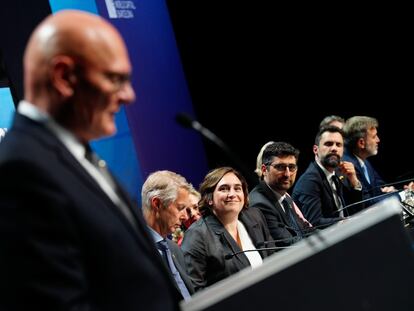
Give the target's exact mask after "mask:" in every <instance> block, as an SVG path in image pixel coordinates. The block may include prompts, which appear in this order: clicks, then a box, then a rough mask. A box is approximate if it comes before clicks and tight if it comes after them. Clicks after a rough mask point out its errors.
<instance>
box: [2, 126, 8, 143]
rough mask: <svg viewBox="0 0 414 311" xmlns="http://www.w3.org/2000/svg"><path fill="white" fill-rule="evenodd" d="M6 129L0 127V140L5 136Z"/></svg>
mask: <svg viewBox="0 0 414 311" xmlns="http://www.w3.org/2000/svg"><path fill="white" fill-rule="evenodd" d="M6 133H7V129H6V128H5V127H4V128H3V127H0V142H1V141H2V140H3V138H4V136H6Z"/></svg>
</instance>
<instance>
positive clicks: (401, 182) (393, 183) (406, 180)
mask: <svg viewBox="0 0 414 311" xmlns="http://www.w3.org/2000/svg"><path fill="white" fill-rule="evenodd" d="M413 180H414V179H413V178H409V179H404V180H399V181H394V182H390V183H387V184H383V185H378V186H374V187H370V188H368V189H366V190H367V191H370V190H373V189H377V188H382V187H389V186H394V185H398V184H403V183H406V182H411V181H413ZM363 190H364V189H363Z"/></svg>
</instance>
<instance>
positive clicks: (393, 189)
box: [381, 186, 397, 193]
mask: <svg viewBox="0 0 414 311" xmlns="http://www.w3.org/2000/svg"><path fill="white" fill-rule="evenodd" d="M381 191H382V192H384V193H389V192H395V191H397V190H396V189H395V188H394V186H391V187H382V188H381Z"/></svg>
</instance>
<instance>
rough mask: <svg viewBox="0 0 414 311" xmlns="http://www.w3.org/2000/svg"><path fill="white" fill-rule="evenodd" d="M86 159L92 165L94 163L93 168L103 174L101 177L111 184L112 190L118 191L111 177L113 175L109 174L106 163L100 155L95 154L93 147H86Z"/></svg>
mask: <svg viewBox="0 0 414 311" xmlns="http://www.w3.org/2000/svg"><path fill="white" fill-rule="evenodd" d="M85 158H86V160H88V161H89V162H90V163H92V165H93V166H95V168H96V169H97V170H98V171H99V172H100V173H101V175H102V176H103V177H104V178H105V179H106V181H107V182H108V183H109V185H110V186H111V187H112V189H114V190H116V186H115V182H114V180H113V178H112V176H111V174H110V173H109V172H108V168H107V167H106V162H105V161H104V160H101V159H100V158H99V157H98V155H97V154H96V153H95V152H93V150H92V148H91V146H90V145H89V144H88V145H85Z"/></svg>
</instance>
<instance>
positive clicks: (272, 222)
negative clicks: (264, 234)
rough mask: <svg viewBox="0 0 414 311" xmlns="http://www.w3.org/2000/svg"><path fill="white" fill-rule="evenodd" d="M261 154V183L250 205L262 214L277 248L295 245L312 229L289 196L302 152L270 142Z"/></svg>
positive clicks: (259, 167) (250, 197)
mask: <svg viewBox="0 0 414 311" xmlns="http://www.w3.org/2000/svg"><path fill="white" fill-rule="evenodd" d="M261 153H262V155H261V156H260V153H259V156H258V163H259V164H258V165H257V166H258V167H257V170H256V172H257V173H258V175H259V177H260V179H261V181H260V183H259V184H258V185H257V186H256V187H255V188H254V189H253V190H252V191H251V192H250V194H249V202H250V203H249V204H250V207H254V208H259V209H260V210H261V211H262V213H263V215H264V216H265V218H266V222H267V226H268V227H269V231H270V234H271V235H272V237H273V239H275V240H276V241H277V242H276V245H278V246H287V245H291V244H293V243H295V242H297V241H299V240H300V239H301V238H302V237H304V236H305V235H306V232H307V231H308V230H307V229H308V228H310V227H311V224H310V223H309V222H308V221H307V220H306V219H305V218H304V217H303V215H302V213H301V212H300V210H299V209H298V208H297V206H296V204H295V203H294V202H293V200H292V198H291V197H290V196H289V194H288V193H287V191H288V190H289V189H290V188H291V187H292V185H293V183H294V182H295V178H296V172H297V161H298V157H299V150H297V149H295V148H294V147H293V146H292V145H290V144H288V143H285V142H270V143H268V144H266V145H265V146H264V150H263V151H261ZM259 158H261V159H260V160H259Z"/></svg>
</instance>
